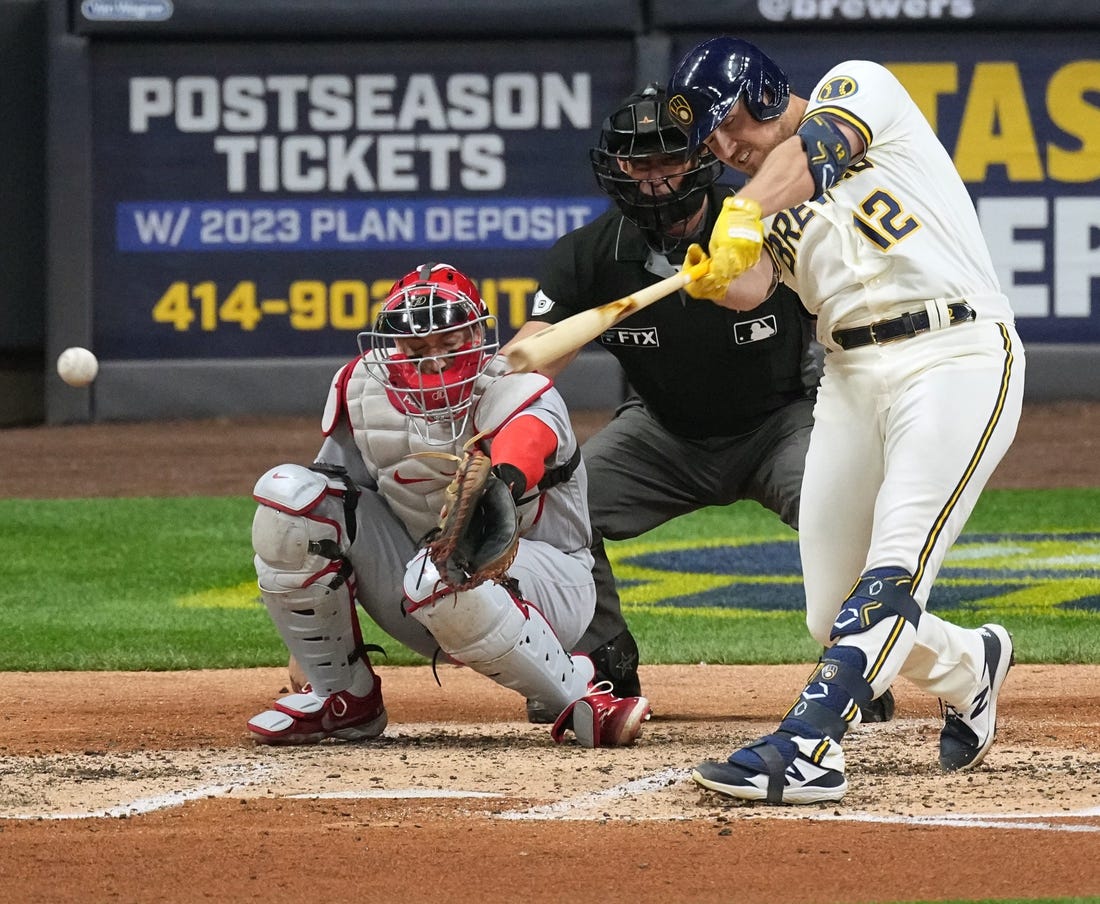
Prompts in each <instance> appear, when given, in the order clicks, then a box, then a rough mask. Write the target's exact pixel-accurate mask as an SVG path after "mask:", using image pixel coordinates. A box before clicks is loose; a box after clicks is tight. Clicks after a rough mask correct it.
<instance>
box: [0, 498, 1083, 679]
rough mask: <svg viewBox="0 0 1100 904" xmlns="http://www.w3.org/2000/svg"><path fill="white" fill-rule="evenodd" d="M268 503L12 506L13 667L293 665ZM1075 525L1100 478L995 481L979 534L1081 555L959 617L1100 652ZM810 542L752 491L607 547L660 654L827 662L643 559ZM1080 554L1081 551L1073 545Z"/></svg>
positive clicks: (680, 659) (1026, 639)
mask: <svg viewBox="0 0 1100 904" xmlns="http://www.w3.org/2000/svg"><path fill="white" fill-rule="evenodd" d="M253 511H254V504H253V503H252V501H251V500H249V499H247V498H225V497H215V498H206V497H189V498H167V499H111V500H104V499H76V500H46V501H31V500H0V561H2V562H3V571H2V574H3V580H2V582H0V584H2V586H0V637H3V642H2V643H0V670H3V671H12V670H27V671H46V670H59V669H61V670H64V669H91V670H102V669H120V670H139V669H153V670H164V669H196V668H233V667H251V666H268V665H278V664H281V663H283V662H285V660H286V651H285V650H284V648H283V645H282V642H281V641H280V640H279V638H278V636H277V634H276V632H275V630H274V628H273V627H272V625H271V623H270V621H269V619H268V617H267V614H266V612H265V610H264V608H263V606H262V604H260V602H259V599H258V594H257V592H256V588H255V574H254V572H253V569H252V550H251V545H250V525H251V521H252V514H253ZM1074 532H1077V533H1091V532H1097V533H1098V534H1100V490H1052V491H1035V490H1001V491H989V492H987V493H986V495H985V496H984V497H983V498H982V500H981V503H980V504H979V506H978V509H977V511H976V512H975V513H974V516H973V517H972V519H971V522H970V524H969V525H968V526H967V531H966V534H964V538H963V539H964V540H965V539H966V536H967V535H968V534H971V533H974V534H998V535H999V534H1006V533H1008V534H1013V533H1015V534H1027V535H1034V534H1045V533H1049V534H1051V535H1052V537H1051V539H1050V541H1049V542H1046V543H1037V544H1035V548H1034V549H1033V550H1031V552H1029V553H1028V555H1031V556H1033V557H1034V556H1040V557H1045V558H1044V559H1043V561H1054V562H1062V561H1069V559H1070V558H1073V562H1072V563H1071V564H1068V565H1065V566H1064V567H1063V566H1061V565H1059V566H1058V567H1059V569H1061V570H1059V571H1058V574H1057V575H1056V577H1055V578H1053V579H1051V580H1045V579H1041V578H1036V579H1035V580H1032V581H1029V582H1028V583H1027V584H1026V585H1022V586H1020V587H1016V588H1015V589H1013V590H1011V592H1004V593H1003V594H1001V595H1000V596H996V595H994V596H992V597H984V596H981V595H980V594H979V598H977V599H970V600H969V601H967V602H964V603H962V604H960V605H958V606H956V607H955V608H952V609H949V610H946V611H944V613H943V614H944V615H945V616H946V617H949V618H950V619H951V620H953V621H957V622H959V623H962V624H967V625H977V624H981V623H982V622H984V621H988V620H990V619H991V618H996V619H997V620H998V621H1001V622H1002V623H1004V624H1005V625H1006V626H1007V627H1008V628H1009V629H1010V630H1011V631H1013V633H1014V634H1015V636H1016V640H1017V647H1018V659H1019V660H1020V661H1023V662H1051V663H1059V662H1082V663H1098V662H1100V545H1098V544H1100V540H1093V539H1092V538H1085V539H1084V540H1081V539H1080V538H1073V537H1071V538H1063V537H1061V536H1060V535H1062V534H1073V533H1074ZM794 539H795V535H794V533H793V532H792V531H790V530H789V529H788V528H786V527H784V526H783V525H782V524H781V523H780V522H779V521H778V520H777V519H776V518H775V516H774V515H772V514H771V513H770V512H767V511H765V510H764V509H762V508H760V507H759V506H757V505H755V504H752V503H741V504H738V505H735V506H731V507H727V508H722V509H707V510H704V511H701V512H697V513H695V514H694V515H692V516H689V517H685V518H680V519H677V520H675V521H673V522H671V523H669V524H667V525H665V526H663V527H662V528H659V529H658V530H655V531H652V532H650V533H649V534H647V535H645V536H643V537H640V538H638V539H636V540H633V541H629V542H621V543H612V544H609V552H610V554H611V556H612V560H613V562H614V563H615V565H616V573H617V574H618V575H619V576H620V579H621V580H622V582H623V583H622V595H623V600H624V609H625V612H626V615H627V619H628V621H629V623H630V625H631V628H632V630H633V631H634V633H635V635H636V636H637V638H638V641H639V645H640V646H641V648H642V652H643V658H644V661H645V662H647V663H694V662H711V663H771V662H806V661H810V660H813V659H815V658H816V656H817V648H816V646H815V645H814V644H813V642H812V641H811V640H810V638H809V636H808V635H807V633H806V630H805V626H804V622H803V617H802V614H801V611H799V609H798V608H793V609H790V610H789V611H767V610H760V609H753V608H718V607H714V606H710V607H706V608H700V607H699V606H698V605H695V604H694V603H691V601H690V600H689V601H688V603H686V604H685V603H684V599H683V598H684V597H685V595H690V594H701V595H703V596H701V597H700V599H703V600H704V602H705V601H706V600H709V599H711V598H712V597H706V596H705V594H706V593H708V592H712V593H713V592H714V588H716V587H717V588H719V590H721V588H722V587H723V586H725V585H726V584H728V583H729V582H730V581H741V580H742V579H741V578H740V576H738V575H733V576H732V577H731V576H730V575H718V574H713V573H708V572H706V571H705V570H702V571H696V570H695V569H694V568H692V569H689V570H687V571H677V570H675V569H673V570H667V569H666V570H662V569H661V568H654V567H652V562H651V560H650V559H642V558H639V557H641V556H654V555H656V556H661V555H668V554H669V553H670V552H671V553H673V554H676V555H680V554H684V553H685V551H686V552H687V553H694V552H696V551H702V553H703V554H706V553H707V552H708V550H709V551H710V552H713V553H721V552H722V551H724V550H728V549H729V548H730V547H731V546H737V545H739V544H749V543H757V544H759V543H775V544H791V543H793V542H794ZM785 548H786V549H788V550H790V549H792V547H790V546H789V545H788V546H787V547H785ZM1005 549H1006V552H1004V553H1003V554H1001V555H1000V558H997V557H996V556H994V558H993V559H991V567H1007V568H1011V567H1012V566H1013V563H1014V557H1015V556H1018V555H1022V553H1019V552H1016V551H1014V547H1013V544H1012V543H1008V544H1007V546H1006V547H1005ZM1077 551H1080V552H1081V553H1082V555H1079V556H1076V557H1073V556H1069V557H1067V554H1069V553H1075V552H1077ZM991 555H992V554H991ZM1078 559H1079V560H1080V561H1078ZM701 561H703V562H705V561H706V559H705V557H704V558H703V559H702V560H701ZM639 563H640V564H639ZM998 563H999V564H998ZM941 583H943V584H944V585H945V587H946V586H947V585H948V584H950V583H951V582H950V581H948V580H946V579H944V580H942V581H941ZM956 583H958V584H960V586H961V585H965V584H966V583H967V582H966V581H965V580H963V581H958V582H956ZM980 583H981V582H979V584H980ZM768 584H771V585H772V589H775V588H778V590H779V592H780V593H781V594H782V595H790V598H791V600H792V601H795V600H797V599H798V596H797V594H800V593H801V589H800V585H799V583H798V579H797V575H790V574H789V575H786V576H783V575H780V576H775V577H773V576H767V575H765V576H763V577H761V578H758V579H756V580H755V583H751V584H750V583H748V582H742V583H738V584H736V585H735V586H736V587H738V588H740V589H745V588H748V589H750V590H751V589H756V590H759V589H760V587H761V586H765V585H768ZM765 589H766V588H765ZM938 590H939V585H937V591H938ZM935 593H936V591H934V595H933V608H935V605H934V604H935V602H936V596H935ZM363 621H364V634H365V635H366V639H367V640H368V642H372V643H378V644H380V645H382V646H383V647H385V649H386V650H387V653H388V654H389V656H388V659H386V660H384V661H385V662H388V663H393V664H409V663H421V662H423V661H424V660H423V659H421V658H420V657H418V656H416V655H415V654H412V653H410V652H408V651H406V650H404V648H402V647H401V646H400V645H399V644H397V642H396V641H393V640H392V639H389V638H388V637H386V636H385V635H383V634H382V633H381V632H380V631H378V630H377V629H376V628H374V627H373V625H371V624H370V623H369V621H368V620H367V619H365V618H364V619H363Z"/></svg>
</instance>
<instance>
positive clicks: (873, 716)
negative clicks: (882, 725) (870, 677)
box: [859, 688, 894, 724]
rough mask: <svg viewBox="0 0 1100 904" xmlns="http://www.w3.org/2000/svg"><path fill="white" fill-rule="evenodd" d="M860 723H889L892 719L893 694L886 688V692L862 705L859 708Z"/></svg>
mask: <svg viewBox="0 0 1100 904" xmlns="http://www.w3.org/2000/svg"><path fill="white" fill-rule="evenodd" d="M859 715H860V721H861V722H863V723H864V724H866V723H867V722H889V721H890V720H891V719H893V718H894V692H893V691H892V690H890V688H886V692H885V693H884V694H882V695H881V696H879V697H876V698H875V699H874V700H871V701H870V702H869V703H864V704H863V705H862V706H860V708H859Z"/></svg>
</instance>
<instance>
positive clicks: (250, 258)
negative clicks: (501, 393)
mask: <svg viewBox="0 0 1100 904" xmlns="http://www.w3.org/2000/svg"><path fill="white" fill-rule="evenodd" d="M706 36H707V35H695V36H691V37H690V38H689V37H688V36H683V37H681V38H677V39H676V40H675V41H674V44H675V47H674V50H675V51H676V53H675V54H674V58H675V56H678V54H679V53H680V52H682V51H683V50H685V49H687V48H688V47H690V46H692V45H693V44H694V43H695V41H696V40H698V39H701V38H703V37H706ZM751 37H754V39H755V40H756V41H757V42H758V43H760V44H761V45H762V46H764V47H765V48H766V49H767V50H768V51H769V52H770V53H771V54H772V55H773V56H774V57H775V58H776V59H777V61H778V62H780V63H781V64H782V65H784V66H785V67H786V68H788V70H789V72H790V75H791V78H792V82H793V87H794V89H795V90H796V92H799V93H803V94H805V93H808V91H809V90H810V88H812V86H813V84H814V83H815V82H816V81H817V79H818V78H819V77H820V75H821V74H822V73H824V71H825V70H826V69H827V68H829V67H830V66H831V65H832V64H833V63H835V62H837V61H839V60H842V59H847V58H852V57H856V56H864V57H867V58H871V59H876V60H879V61H881V62H883V63H886V64H887V65H889V66H890V67H891V68H892V69H893V70H894V71H895V72H896V73H897V74H898V76H899V77H900V78H901V79H902V81H903V82H904V83H905V84H906V86H907V87H908V88H909V90H910V91H911V93H912V94H913V96H914V97H915V98H916V100H917V102H918V103H919V104H920V106H921V108H922V110H923V111H924V112H925V115H926V116H927V117H928V118H929V120H930V121H931V122H932V123H933V125H934V127H935V128H936V130H937V132H938V134H939V135H940V137H941V139H942V140H943V141H944V143H945V144H946V146H947V147H948V150H949V151H950V152H951V153H952V156H953V158H954V159H955V162H956V165H957V166H958V168H959V170H960V172H962V174H963V176H964V178H965V180H966V182H967V184H968V187H969V188H970V190H971V192H972V194H973V196H974V198H975V200H976V203H977V206H978V209H979V214H980V217H981V222H982V228H983V231H984V233H985V237H986V239H987V241H988V242H989V244H990V247H991V250H992V252H993V257H994V261H995V264H996V266H997V268H998V272H999V275H1000V278H1001V281H1002V285H1003V287H1004V288H1005V290H1006V291H1007V292H1008V293H1009V295H1010V297H1011V299H1012V302H1013V306H1014V308H1015V309H1016V311H1017V314H1018V315H1019V317H1020V326H1021V333H1022V334H1023V336H1024V338H1025V340H1035V341H1042V342H1095V341H1100V280H1098V278H1100V203H1097V199H1096V186H1097V180H1098V179H1100V58H1097V57H1096V55H1095V50H1094V48H1093V47H1092V46H1091V42H1090V41H1089V40H1087V36H1085V35H1084V34H1082V35H1081V36H1080V37H1079V38H1075V37H1073V36H1069V35H1067V34H1065V33H1053V32H1051V33H1039V34H1037V35H1034V34H1033V35H1028V34H1025V33H1022V32H1021V33H1018V34H1007V33H996V34H994V33H965V34H943V33H936V34H932V33H910V34H905V35H904V36H903V35H900V34H894V33H890V32H883V31H875V32H866V33H863V34H859V33H857V34H838V33H832V34H820V35H815V36H814V37H813V39H812V40H810V39H808V38H807V36H806V35H802V34H798V33H794V32H790V33H784V34H767V35H758V36H751ZM92 51H93V52H92V63H93V91H92V98H93V115H92V122H93V129H94V142H93V192H94V198H93V205H94V210H93V216H94V222H95V240H94V256H93V284H94V296H95V297H94V303H93V311H94V324H93V330H94V342H95V347H96V350H97V353H99V354H100V355H101V356H102V357H104V358H105V359H108V360H111V359H114V360H131V359H149V358H168V359H204V358H230V359H232V358H250V357H268V356H328V355H337V356H339V355H349V356H350V355H351V354H354V351H355V334H356V333H357V332H359V331H360V330H362V329H364V328H365V327H366V326H367V324H368V323H369V322H370V319H371V317H372V315H373V312H374V309H375V307H376V305H377V303H378V302H379V300H380V299H381V298H382V297H383V296H384V295H385V292H386V290H387V289H388V287H389V285H390V284H391V283H392V281H393V279H394V278H396V277H397V276H399V275H401V274H402V273H403V272H405V271H406V270H408V269H410V268H411V267H413V266H414V265H416V264H418V263H421V262H422V261H424V260H446V261H449V262H451V263H454V264H456V265H458V266H459V267H461V268H463V269H466V270H467V271H469V272H470V273H471V274H472V275H474V276H475V277H477V279H478V280H479V282H480V284H481V287H482V290H483V293H484V295H485V297H486V299H487V300H488V302H489V304H490V306H491V307H493V308H494V310H495V311H496V312H497V314H498V317H499V319H500V323H501V327H502V332H503V334H504V335H505V336H507V335H510V333H511V332H512V331H514V330H515V329H516V328H518V326H519V325H520V324H521V323H522V320H523V316H524V311H525V309H526V307H527V301H528V299H529V297H530V296H531V294H532V293H533V292H534V289H535V280H536V275H537V271H538V261H539V258H540V256H541V254H542V252H543V251H544V250H545V248H547V247H548V246H549V245H550V244H551V243H552V241H553V240H554V239H555V238H556V237H557V236H558V235H560V234H561V233H563V232H565V231H567V230H569V229H572V228H575V227H576V226H579V225H582V224H583V223H585V222H587V221H589V220H590V219H592V218H593V217H594V216H596V215H598V214H599V213H600V212H601V211H602V210H604V209H605V208H606V205H607V199H606V198H604V197H603V196H601V195H600V194H599V193H598V191H597V189H596V187H595V183H594V180H593V178H592V174H591V171H590V169H589V167H588V162H587V149H588V147H589V146H590V145H591V144H592V143H593V141H594V139H595V137H596V134H597V132H598V129H599V125H600V121H601V120H602V118H603V116H604V115H606V113H607V112H608V111H609V109H611V108H612V107H613V106H614V105H615V103H616V102H617V101H618V100H619V99H620V98H621V97H622V96H624V95H625V94H627V93H629V91H630V90H631V89H632V88H633V87H634V85H633V72H634V71H635V61H634V59H633V44H632V43H631V42H629V41H621V42H614V41H596V40H592V41H581V42H576V41H569V42H565V41H561V42H555V41H543V42H532V41H516V42H508V43H505V42H484V43H480V44H470V43H464V44H449V43H439V44H425V43H416V44H411V43H410V44H402V43H383V44H357V43H299V44H293V45H292V44H279V43H267V44H263V43H256V44H242V43H227V44H219V45H198V44H184V43H179V44H175V43H165V44H137V43H134V44H113V43H98V42H97V43H96V44H94V45H93V48H92ZM959 240H960V241H967V240H968V237H965V236H960V237H959Z"/></svg>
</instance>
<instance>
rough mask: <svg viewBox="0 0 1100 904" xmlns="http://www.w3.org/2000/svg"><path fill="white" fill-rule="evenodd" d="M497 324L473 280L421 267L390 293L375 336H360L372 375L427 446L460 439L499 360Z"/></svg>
mask: <svg viewBox="0 0 1100 904" xmlns="http://www.w3.org/2000/svg"><path fill="white" fill-rule="evenodd" d="M498 348H499V342H498V341H497V329H496V319H495V318H494V317H493V316H492V315H491V314H490V313H489V309H488V308H487V307H486V306H485V302H484V301H482V299H481V295H480V293H479V292H478V290H477V286H475V285H474V283H473V282H472V281H471V280H470V279H469V277H467V276H465V275H464V274H462V273H460V272H459V271H458V270H456V269H455V268H454V267H452V266H450V265H448V264H423V265H421V266H420V267H417V269H415V270H413V271H412V272H410V273H408V274H406V275H405V276H403V277H402V278H401V279H399V280H398V281H397V282H396V283H394V284H393V288H392V289H390V293H389V295H387V296H386V300H385V301H384V302H383V303H382V310H381V311H380V312H379V314H378V316H377V317H376V318H375V321H374V328H373V330H371V331H369V332H364V333H360V334H359V351H360V353H361V354H362V355H363V361H364V363H365V364H366V368H367V373H369V374H370V375H371V377H373V378H374V379H375V380H377V381H378V382H379V383H381V384H382V385H383V386H384V387H385V388H386V395H387V396H388V397H389V400H390V403H391V404H392V405H393V407H394V408H396V409H397V410H398V411H400V412H401V413H402V414H404V415H407V416H408V418H409V420H410V427H411V428H412V429H413V430H415V431H416V433H417V434H419V435H420V436H421V437H422V438H423V439H424V440H425V441H426V442H428V443H430V444H433V445H450V444H452V443H453V442H454V441H455V440H457V439H458V438H459V436H461V435H462V431H463V429H464V428H465V426H466V421H467V419H468V417H469V414H470V409H471V407H472V406H473V392H474V383H475V381H476V380H477V378H478V377H480V376H481V374H482V373H484V372H485V369H486V368H487V367H488V366H489V362H491V361H492V360H493V358H494V357H496V353H497V349H498Z"/></svg>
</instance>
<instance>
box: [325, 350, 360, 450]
mask: <svg viewBox="0 0 1100 904" xmlns="http://www.w3.org/2000/svg"><path fill="white" fill-rule="evenodd" d="M361 361H362V359H361V358H356V359H355V360H354V361H349V362H348V363H347V364H345V365H344V366H343V367H341V368H340V369H339V370H338V371H336V376H334V377H333V378H332V384H331V385H330V386H329V390H328V399H326V400H325V410H324V413H323V414H322V415H321V432H322V433H323V434H324V435H325V436H330V435H331V434H332V431H333V430H335V429H336V424H337V423H338V422H339V420H340V417H341V415H346V414H347V404H348V403H347V386H348V380H350V379H351V375H352V372H353V371H354V370H355V368H356V367H357V366H358V365H359V364H360V363H361Z"/></svg>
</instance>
